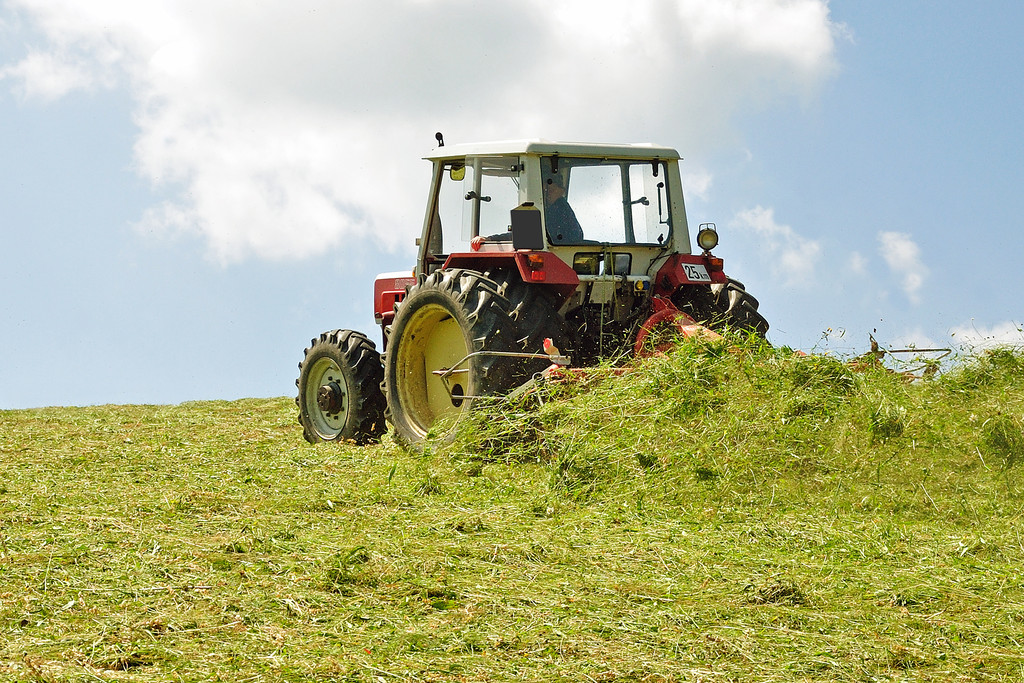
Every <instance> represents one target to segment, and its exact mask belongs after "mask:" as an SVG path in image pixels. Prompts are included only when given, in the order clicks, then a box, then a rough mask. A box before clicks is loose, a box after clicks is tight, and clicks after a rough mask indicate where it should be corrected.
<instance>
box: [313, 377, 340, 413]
mask: <svg viewBox="0 0 1024 683" xmlns="http://www.w3.org/2000/svg"><path fill="white" fill-rule="evenodd" d="M316 404H317V406H319V407H320V410H321V411H322V412H324V413H327V414H328V415H333V414H335V413H340V412H341V411H342V409H343V408H344V394H342V392H341V387H340V386H338V383H337V382H331V383H329V384H325V385H323V386H322V387H320V389H319V390H318V391H317V392H316Z"/></svg>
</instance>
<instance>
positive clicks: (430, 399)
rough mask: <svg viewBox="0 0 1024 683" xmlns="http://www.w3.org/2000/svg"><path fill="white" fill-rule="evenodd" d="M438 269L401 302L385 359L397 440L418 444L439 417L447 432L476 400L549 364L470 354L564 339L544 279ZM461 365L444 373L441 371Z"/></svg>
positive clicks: (524, 349)
mask: <svg viewBox="0 0 1024 683" xmlns="http://www.w3.org/2000/svg"><path fill="white" fill-rule="evenodd" d="M495 277H496V278H497V280H498V281H495V280H493V279H491V278H489V277H487V276H486V275H484V274H483V273H479V272H477V271H473V270H464V269H457V268H456V269H450V270H437V271H434V272H433V273H431V274H430V275H428V276H427V278H426V279H425V280H424V281H423V282H422V283H421V284H419V285H416V286H414V287H413V288H412V289H410V290H409V293H408V295H407V296H406V297H405V299H404V300H403V301H402V302H401V303H400V304H399V305H398V308H397V310H396V313H395V320H394V323H393V324H392V326H391V333H390V335H389V337H388V348H387V353H386V354H385V360H384V388H385V394H386V395H387V406H388V407H387V418H388V420H389V421H390V422H391V424H392V426H393V427H394V436H395V439H396V440H397V441H398V442H399V443H400V444H401V445H403V446H405V447H406V448H411V449H413V450H417V449H419V448H420V447H421V445H422V441H423V440H424V439H425V438H426V436H427V433H428V432H429V431H430V430H431V427H433V426H434V424H435V422H437V421H438V420H440V419H444V420H445V424H444V425H442V429H445V430H447V431H446V432H441V433H439V434H437V436H440V437H443V436H445V435H450V434H451V433H452V429H453V427H454V425H455V423H456V422H457V420H458V418H459V417H460V416H461V415H463V414H464V413H465V412H466V411H468V410H470V409H471V408H472V407H473V405H474V404H475V403H478V402H481V401H487V400H488V399H490V398H492V397H497V396H501V395H503V394H505V393H507V392H508V391H510V390H512V389H514V388H515V387H517V386H519V385H520V384H522V383H524V382H526V381H527V380H529V379H530V378H531V377H532V376H533V375H534V374H535V373H537V372H540V371H542V370H544V369H545V368H546V367H547V366H548V365H550V361H549V360H548V359H546V358H540V359H530V358H512V357H505V356H498V355H487V354H486V353H484V354H483V355H478V356H473V357H472V358H469V359H468V360H464V359H466V357H467V356H469V355H470V354H471V353H475V352H479V351H483V352H519V353H542V352H543V346H542V345H543V339H544V337H545V336H550V337H552V339H553V340H555V342H556V345H557V343H559V341H561V339H562V335H561V329H562V326H561V319H560V318H559V317H558V314H557V312H556V311H555V310H554V307H553V306H552V305H551V302H550V301H549V299H548V298H547V296H546V292H543V291H542V290H541V288H540V287H539V286H532V287H531V286H530V285H527V284H526V283H523V282H522V281H521V280H519V279H518V278H516V277H508V276H506V275H505V274H502V273H496V274H495ZM450 368H456V369H457V371H458V372H455V373H452V374H451V375H449V377H448V378H447V379H445V378H442V377H441V376H440V375H439V374H438V373H439V372H441V371H444V370H447V369H450Z"/></svg>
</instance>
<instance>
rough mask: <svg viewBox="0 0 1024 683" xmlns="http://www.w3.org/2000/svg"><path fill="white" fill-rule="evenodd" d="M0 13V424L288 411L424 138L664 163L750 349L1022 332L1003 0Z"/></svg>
mask: <svg viewBox="0 0 1024 683" xmlns="http://www.w3.org/2000/svg"><path fill="white" fill-rule="evenodd" d="M965 7H966V6H965V5H963V4H962V3H953V2H909V1H907V2H898V3H893V2H881V1H878V2H876V1H873V0H868V1H864V0H861V1H859V2H840V1H838V0H833V1H832V2H824V0H745V1H744V0H732V1H730V2H719V3H708V2H706V0H678V1H677V2H658V3H656V2H637V3H611V2H608V3H602V2H592V1H591V2H584V1H583V0H567V1H566V2H564V3H560V4H559V5H557V6H553V5H551V3H543V2H540V0H522V1H520V2H515V3H513V2H493V3H484V4H479V3H471V2H469V1H468V0H382V1H381V2H378V3H344V2H334V3H318V2H314V1H313V0H291V1H289V2H287V3H285V2H280V3H274V2H271V3H264V4H263V5H260V6H259V10H253V11H251V12H250V13H249V14H247V15H245V16H241V15H240V14H239V12H238V10H237V4H234V3H227V2H220V3H217V2H208V1H203V2H200V1H199V0H159V1H156V0H155V1H154V2H148V3H130V2H124V1H123V0H96V1H95V2H90V3H88V4H85V3H78V2H73V1H72V0H3V1H2V2H0V287H2V291H3V296H2V298H0V408H28V407H36V406H44V405H88V404H103V403H177V402H181V401H187V400H201V399H232V398H241V397H257V396H259V397H262V396H281V395H291V394H292V393H293V391H294V379H295V376H296V374H297V369H296V365H297V363H298V361H299V360H300V359H301V357H302V350H303V348H304V346H305V345H306V344H307V343H308V342H309V339H310V338H311V337H313V336H315V335H317V334H319V332H321V331H324V330H327V329H333V328H338V327H349V328H354V329H361V330H363V331H365V332H367V333H369V334H370V335H371V338H374V339H377V338H379V331H378V330H376V329H375V328H374V325H373V316H372V309H371V300H370V295H371V289H372V282H373V278H374V276H375V274H376V273H378V272H384V271H391V270H400V269H404V268H408V267H411V264H412V261H413V257H414V247H413V239H414V237H415V236H416V234H417V233H418V231H419V227H420V225H421V221H422V211H423V206H422V204H423V201H424V198H425V194H426V183H427V180H428V174H429V165H428V164H427V162H424V161H422V160H421V159H420V158H421V157H422V156H423V154H425V153H426V152H428V151H429V150H430V149H431V147H432V146H433V133H434V132H435V131H436V130H442V131H444V132H445V136H446V139H447V140H448V141H449V142H467V141H475V140H486V139H507V138H523V137H545V138H549V139H571V140H600V141H609V142H634V141H651V142H656V143H659V144H666V145H671V146H674V147H676V148H677V149H679V151H680V153H681V154H682V155H683V157H684V165H683V170H684V176H685V178H686V182H687V187H686V188H685V189H686V190H687V209H688V214H689V220H690V222H691V224H692V225H696V224H697V223H700V222H705V221H714V222H716V223H717V224H718V227H719V231H720V233H721V236H722V244H721V246H720V247H719V248H718V249H717V250H716V251H717V253H719V255H721V256H723V257H724V258H725V259H726V269H727V271H728V272H729V273H730V274H731V275H733V276H734V277H737V278H738V279H740V280H742V281H744V282H745V283H746V285H747V287H748V289H749V290H750V291H751V292H752V293H754V294H755V295H756V296H757V297H758V299H759V300H760V301H761V307H762V311H763V312H764V313H765V315H766V316H767V318H768V319H769V321H770V323H771V324H772V330H771V331H770V333H769V338H770V339H771V340H772V341H773V342H775V343H778V344H787V345H790V346H793V347H798V348H802V349H805V350H830V351H832V352H837V353H856V352H862V351H864V350H866V348H867V346H868V334H870V333H874V335H875V337H876V338H877V339H878V340H879V341H880V342H881V343H882V344H883V345H886V346H890V347H903V346H905V345H908V344H915V345H917V346H918V347H930V346H957V345H960V344H977V343H985V342H987V343H995V342H1003V343H1013V344H1019V343H1021V342H1022V340H1024V335H1022V333H1021V332H1020V330H1019V328H1020V324H1021V322H1022V320H1024V313H1022V311H1021V305H1020V303H1019V300H1020V296H1021V295H1020V292H1021V290H1022V289H1024V276H1021V274H1020V268H1019V267H1018V264H1017V262H1018V260H1019V259H1020V257H1021V255H1022V254H1024V236H1022V230H1021V227H1022V226H1021V222H1022V219H1021V216H1022V215H1024V199H1022V193H1021V192H1019V191H1018V190H1017V187H1016V185H1017V183H1018V182H1019V181H1020V180H1021V179H1022V178H1024V172H1022V170H1024V162H1022V161H1021V160H1022V159H1024V149H1022V147H1024V143H1022V139H1024V137H1022V136H1021V134H1020V132H1019V126H1020V121H1022V120H1024V89H1022V88H1021V87H1020V86H1019V85H1018V81H1017V78H1018V77H1019V76H1018V75H1017V72H1018V71H1019V69H1020V67H1021V65H1024V48H1022V47H1021V42H1020V40H1019V35H1020V34H1021V32H1022V30H1024V5H1022V4H1020V3H1016V2H1003V1H1000V2H996V1H991V2H979V3H972V4H971V5H970V13H968V12H967V10H966V9H965Z"/></svg>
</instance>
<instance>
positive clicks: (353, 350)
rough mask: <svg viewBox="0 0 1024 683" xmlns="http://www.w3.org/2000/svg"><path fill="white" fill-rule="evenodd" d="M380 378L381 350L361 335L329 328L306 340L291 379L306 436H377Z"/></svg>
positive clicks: (361, 440) (381, 423)
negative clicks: (296, 376) (296, 375)
mask: <svg viewBox="0 0 1024 683" xmlns="http://www.w3.org/2000/svg"><path fill="white" fill-rule="evenodd" d="M383 378H384V370H383V367H382V365H381V359H380V354H379V353H377V349H376V347H375V346H374V344H373V342H372V341H370V340H369V339H367V338H366V336H365V335H363V334H361V333H359V332H353V331H352V330H334V331H333V332H324V333H323V334H321V335H320V336H319V337H318V338H317V339H313V340H311V341H310V345H309V348H308V349H306V355H305V358H303V360H302V362H301V363H299V378H298V379H297V380H295V385H296V386H297V387H298V389H299V395H298V397H297V398H296V399H295V403H296V404H297V405H298V406H299V424H301V425H302V434H303V436H304V437H305V438H306V441H308V442H310V443H320V442H324V441H353V442H355V443H357V444H366V443H372V442H376V441H380V437H381V435H382V434H384V432H385V431H387V423H386V422H385V420H384V410H385V407H386V406H385V401H384V393H383V392H382V391H381V386H380V384H381V380H382V379H383Z"/></svg>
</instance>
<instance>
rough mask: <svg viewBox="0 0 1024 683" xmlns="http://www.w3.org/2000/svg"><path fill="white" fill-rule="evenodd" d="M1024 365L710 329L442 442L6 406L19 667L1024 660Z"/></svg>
mask: <svg viewBox="0 0 1024 683" xmlns="http://www.w3.org/2000/svg"><path fill="white" fill-rule="evenodd" d="M1022 371H1024V356H1022V355H1020V354H1019V353H1014V352H1008V351H1001V352H995V353H990V354H986V355H984V356H981V357H979V358H976V359H966V360H964V361H962V362H960V363H958V364H956V367H954V368H952V369H950V370H949V371H948V372H946V373H944V374H942V375H940V376H939V377H938V378H936V379H933V380H930V381H923V382H916V383H907V382H905V381H903V380H902V379H900V378H899V377H898V376H896V375H894V374H892V373H890V372H887V371H885V370H883V369H879V368H868V369H866V370H865V371H863V372H851V371H850V369H849V368H848V367H847V365H845V364H843V363H840V362H838V361H835V360H832V359H829V358H824V357H798V356H793V355H791V354H788V353H786V352H784V351H780V350H771V349H767V348H762V347H759V346H758V345H756V344H749V343H748V344H746V345H741V346H740V347H739V349H738V350H737V349H732V350H730V349H728V348H726V347H724V346H719V345H699V344H690V345H687V346H685V347H683V348H681V349H680V350H678V351H676V352H673V353H670V354H669V355H667V356H665V357H660V358H654V359H651V360H649V361H647V362H645V363H644V364H642V365H641V367H639V368H637V369H635V370H634V371H632V372H628V373H625V374H623V375H621V376H616V375H615V373H613V372H612V371H611V370H610V369H604V370H599V371H596V372H593V373H591V374H590V375H588V376H587V377H586V378H585V379H583V380H581V381H579V382H575V383H572V384H569V385H563V386H559V387H548V388H547V389H544V390H543V391H542V392H541V393H540V394H539V397H540V398H541V399H542V400H543V405H541V406H540V407H537V400H536V399H537V396H533V397H530V398H529V399H527V400H526V401H524V402H523V404H521V405H519V406H514V407H510V408H508V409H507V410H506V411H504V412H503V413H501V414H500V415H486V416H481V418H480V419H479V420H476V421H474V424H473V425H470V424H466V425H465V426H466V429H465V430H464V433H463V435H462V436H461V437H460V438H459V439H458V440H457V441H456V442H455V443H453V444H449V445H435V446H432V447H431V448H429V449H428V450H427V452H426V453H425V454H422V455H410V454H408V453H405V452H403V451H401V450H399V449H398V448H397V447H395V446H394V445H392V444H391V443H390V441H388V440H387V439H385V442H384V443H383V444H382V445H380V446H373V447H355V446H316V447H314V446H309V445H306V444H305V443H304V442H302V439H301V432H300V429H299V427H298V425H297V424H296V422H295V408H294V404H293V402H292V401H291V399H286V398H282V399H272V400H245V401H237V402H213V403H189V404H183V405H179V406H171V407H165V406H157V407H154V406H104V407H96V408H49V409H43V410H29V411H7V412H0V475H2V476H0V679H4V680H23V681H89V680H91V681H96V680H130V681H150V680H152V681H193V680H197V681H206V680H211V681H212V680H220V681H490V680H527V681H541V680H572V681H603V682H610V681H709V682H710V681H754V680H756V681H819V680H822V681H830V680H836V681H903V680H934V681H955V680H963V681H975V680H977V681H1018V680H1021V679H1022V678H1024V571H1022V561H1024V539H1022V536H1021V521H1022V509H1024V480H1022V476H1024V431H1022V422H1024V379H1022Z"/></svg>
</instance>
